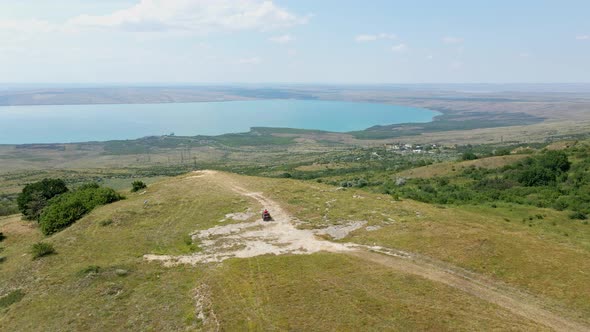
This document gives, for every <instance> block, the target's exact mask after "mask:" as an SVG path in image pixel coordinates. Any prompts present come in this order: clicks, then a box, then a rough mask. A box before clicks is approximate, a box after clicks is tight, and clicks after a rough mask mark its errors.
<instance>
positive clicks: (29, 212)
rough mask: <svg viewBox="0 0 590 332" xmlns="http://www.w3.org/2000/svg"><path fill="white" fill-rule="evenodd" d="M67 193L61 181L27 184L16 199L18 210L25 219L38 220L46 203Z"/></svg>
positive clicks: (47, 180) (46, 180) (44, 180)
mask: <svg viewBox="0 0 590 332" xmlns="http://www.w3.org/2000/svg"><path fill="white" fill-rule="evenodd" d="M67 191H68V187H66V184H65V182H64V181H63V180H61V179H43V180H42V181H39V182H35V183H30V184H27V185H26V186H25V187H24V188H23V190H22V192H21V193H20V194H19V195H18V197H17V199H16V201H17V204H18V210H19V211H20V212H21V213H22V214H23V216H24V218H25V219H27V220H38V219H39V216H40V215H41V212H42V210H43V209H44V208H45V206H46V205H47V202H48V201H49V200H50V199H51V198H53V197H55V196H58V195H61V194H63V193H65V192H67Z"/></svg>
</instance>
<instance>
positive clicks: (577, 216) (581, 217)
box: [569, 212, 588, 220]
mask: <svg viewBox="0 0 590 332" xmlns="http://www.w3.org/2000/svg"><path fill="white" fill-rule="evenodd" d="M569 218H570V219H576V220H586V219H588V216H587V215H586V214H584V213H582V212H572V213H570V215H569Z"/></svg>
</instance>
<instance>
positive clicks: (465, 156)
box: [461, 152, 477, 160]
mask: <svg viewBox="0 0 590 332" xmlns="http://www.w3.org/2000/svg"><path fill="white" fill-rule="evenodd" d="M475 159H477V156H476V155H475V153H473V152H465V153H463V154H462V155H461V160H475Z"/></svg>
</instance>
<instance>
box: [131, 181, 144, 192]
mask: <svg viewBox="0 0 590 332" xmlns="http://www.w3.org/2000/svg"><path fill="white" fill-rule="evenodd" d="M131 186H132V188H131V192H132V193H134V192H137V191H139V190H141V189H144V188H147V185H146V184H145V183H144V182H143V181H133V183H132V184H131Z"/></svg>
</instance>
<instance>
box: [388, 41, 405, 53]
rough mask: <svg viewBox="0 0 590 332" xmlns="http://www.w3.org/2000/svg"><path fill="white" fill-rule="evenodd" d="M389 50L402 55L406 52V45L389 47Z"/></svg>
mask: <svg viewBox="0 0 590 332" xmlns="http://www.w3.org/2000/svg"><path fill="white" fill-rule="evenodd" d="M391 50H392V51H393V52H395V53H403V52H405V51H407V50H408V45H406V44H404V43H401V44H397V45H394V46H392V47H391Z"/></svg>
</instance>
